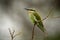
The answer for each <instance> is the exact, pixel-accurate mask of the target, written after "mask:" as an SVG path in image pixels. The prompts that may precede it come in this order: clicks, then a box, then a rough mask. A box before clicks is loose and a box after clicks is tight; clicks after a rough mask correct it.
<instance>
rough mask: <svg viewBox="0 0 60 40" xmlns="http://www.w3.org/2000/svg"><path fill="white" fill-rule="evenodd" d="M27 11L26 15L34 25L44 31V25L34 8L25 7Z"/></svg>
mask: <svg viewBox="0 0 60 40" xmlns="http://www.w3.org/2000/svg"><path fill="white" fill-rule="evenodd" d="M25 9H26V10H27V11H28V15H29V17H30V19H31V21H32V23H33V24H34V25H36V26H37V27H38V28H39V29H40V30H41V31H43V32H45V28H44V25H43V23H42V20H41V17H40V15H39V14H38V12H37V11H36V10H35V9H32V8H25Z"/></svg>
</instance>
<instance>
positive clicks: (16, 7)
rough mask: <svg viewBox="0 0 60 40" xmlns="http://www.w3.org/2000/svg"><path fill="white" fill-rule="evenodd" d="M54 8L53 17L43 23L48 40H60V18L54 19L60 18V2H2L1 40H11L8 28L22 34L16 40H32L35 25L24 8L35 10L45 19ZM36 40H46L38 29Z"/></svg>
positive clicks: (56, 0)
mask: <svg viewBox="0 0 60 40" xmlns="http://www.w3.org/2000/svg"><path fill="white" fill-rule="evenodd" d="M52 7H53V8H54V9H53V11H52V12H51V15H50V16H49V18H47V19H46V20H44V21H43V24H44V27H45V28H46V30H47V33H48V39H46V40H60V18H52V17H58V16H60V0H0V40H11V38H10V34H9V31H8V28H12V29H14V30H15V31H16V32H15V33H19V32H21V34H20V35H19V36H17V37H15V38H14V40H31V36H32V35H31V34H32V27H33V24H32V23H31V21H30V19H29V17H28V14H27V11H26V10H24V8H35V9H36V10H37V11H38V12H39V14H40V16H41V18H42V19H43V18H45V17H46V16H47V15H48V12H49V10H50V9H51V8H52ZM34 40H44V33H43V32H42V31H41V30H40V29H39V28H37V27H36V28H35V36H34Z"/></svg>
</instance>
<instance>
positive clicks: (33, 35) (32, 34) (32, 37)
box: [32, 25, 35, 40]
mask: <svg viewBox="0 0 60 40" xmlns="http://www.w3.org/2000/svg"><path fill="white" fill-rule="evenodd" d="M34 29H35V25H34V27H33V29H32V40H34Z"/></svg>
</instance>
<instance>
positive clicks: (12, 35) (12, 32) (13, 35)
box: [8, 28, 21, 40]
mask: <svg viewBox="0 0 60 40" xmlns="http://www.w3.org/2000/svg"><path fill="white" fill-rule="evenodd" d="M8 30H9V33H10V36H11V40H14V38H15V37H16V36H18V35H20V34H21V32H19V33H17V34H15V30H11V29H10V28H8Z"/></svg>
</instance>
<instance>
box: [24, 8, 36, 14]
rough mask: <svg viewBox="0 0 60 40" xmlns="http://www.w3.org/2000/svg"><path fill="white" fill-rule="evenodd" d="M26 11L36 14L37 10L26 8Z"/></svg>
mask: <svg viewBox="0 0 60 40" xmlns="http://www.w3.org/2000/svg"><path fill="white" fill-rule="evenodd" d="M25 10H27V11H28V12H29V13H34V12H35V11H36V10H35V9H32V8H25Z"/></svg>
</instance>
